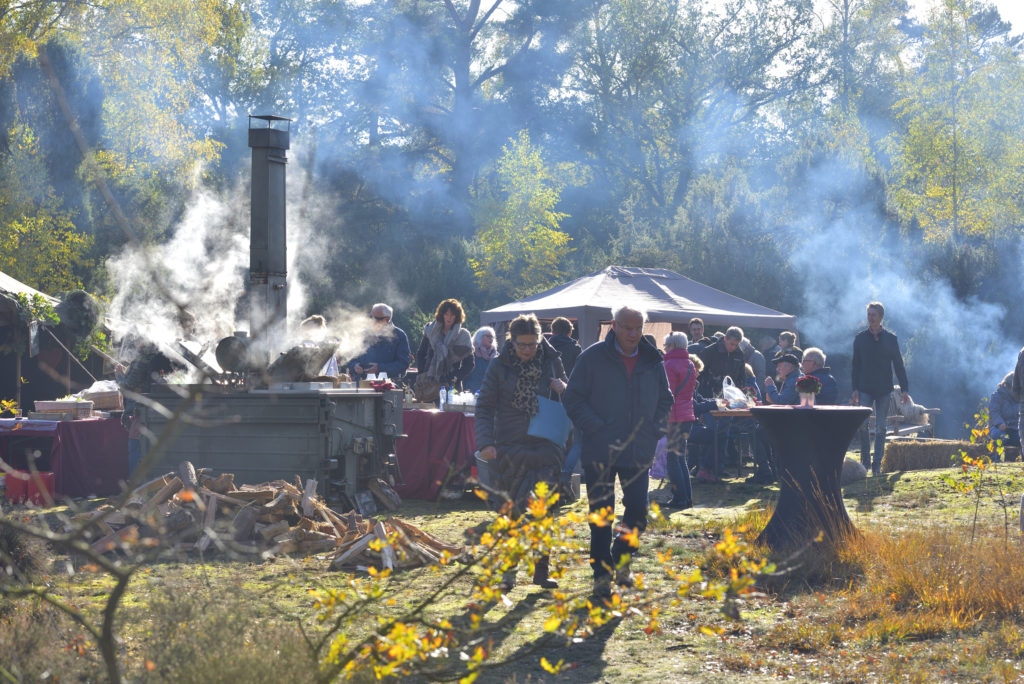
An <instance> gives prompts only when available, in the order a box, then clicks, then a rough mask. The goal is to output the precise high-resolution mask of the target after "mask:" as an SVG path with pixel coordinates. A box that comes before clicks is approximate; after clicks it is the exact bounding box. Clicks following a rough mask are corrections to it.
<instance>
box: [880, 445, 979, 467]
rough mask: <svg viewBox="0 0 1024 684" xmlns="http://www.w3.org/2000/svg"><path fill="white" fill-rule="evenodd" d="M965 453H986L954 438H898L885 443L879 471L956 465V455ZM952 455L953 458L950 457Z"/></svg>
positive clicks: (957, 460) (977, 447)
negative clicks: (954, 457)
mask: <svg viewBox="0 0 1024 684" xmlns="http://www.w3.org/2000/svg"><path fill="white" fill-rule="evenodd" d="M961 451H966V452H967V453H968V454H969V455H970V456H971V457H973V458H977V457H979V456H981V455H983V454H986V455H987V454H988V450H987V449H986V448H985V445H984V444H971V443H970V442H965V441H962V440H955V439H898V440H892V441H890V442H886V444H885V455H884V456H882V472H883V473H893V472H896V471H898V470H930V469H934V468H949V467H952V466H958V465H960V463H961V461H960V458H959V454H960V452H961ZM954 455H956V456H957V458H956V459H953V458H952V457H953V456H954Z"/></svg>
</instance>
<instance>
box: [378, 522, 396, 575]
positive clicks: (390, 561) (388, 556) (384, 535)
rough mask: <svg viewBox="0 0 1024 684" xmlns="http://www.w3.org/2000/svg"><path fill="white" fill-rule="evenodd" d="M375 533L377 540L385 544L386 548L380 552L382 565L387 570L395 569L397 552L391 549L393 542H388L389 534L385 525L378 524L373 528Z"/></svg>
mask: <svg viewBox="0 0 1024 684" xmlns="http://www.w3.org/2000/svg"><path fill="white" fill-rule="evenodd" d="M373 533H374V535H376V537H377V539H379V540H381V541H382V542H383V543H384V547H383V548H381V550H380V560H381V564H382V565H383V566H384V569H385V570H394V569H395V552H394V549H392V548H391V542H389V541H388V532H387V530H385V529H384V523H382V522H378V523H377V524H376V525H374V526H373Z"/></svg>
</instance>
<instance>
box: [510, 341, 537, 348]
mask: <svg viewBox="0 0 1024 684" xmlns="http://www.w3.org/2000/svg"><path fill="white" fill-rule="evenodd" d="M513 344H515V345H516V347H518V348H519V349H536V348H537V347H538V346H539V345H540V342H514V343H513Z"/></svg>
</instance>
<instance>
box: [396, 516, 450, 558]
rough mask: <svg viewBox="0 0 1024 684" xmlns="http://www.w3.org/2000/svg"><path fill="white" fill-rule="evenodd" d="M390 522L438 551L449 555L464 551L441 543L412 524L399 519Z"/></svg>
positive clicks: (412, 537) (414, 538)
mask: <svg viewBox="0 0 1024 684" xmlns="http://www.w3.org/2000/svg"><path fill="white" fill-rule="evenodd" d="M388 522H390V523H391V524H392V525H394V526H395V527H398V528H399V529H401V530H402V531H403V532H405V533H406V534H408V535H409V537H410V538H411V539H413V540H415V541H417V542H419V543H421V544H423V545H424V546H426V547H429V548H431V549H434V550H436V551H447V552H448V553H456V554H457V553H462V551H463V547H461V546H456V545H454V544H449V543H447V542H444V541H441V540H440V539H438V538H437V537H435V536H434V535H432V534H429V533H427V532H424V531H423V530H421V529H420V528H418V527H416V526H415V525H412V524H410V523H407V522H405V521H404V520H400V519H398V518H391V519H390V520H389V521H388Z"/></svg>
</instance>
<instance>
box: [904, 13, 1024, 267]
mask: <svg viewBox="0 0 1024 684" xmlns="http://www.w3.org/2000/svg"><path fill="white" fill-rule="evenodd" d="M1008 34H1009V25H1008V24H1005V23H1002V22H999V21H998V17H997V16H996V17H995V20H993V15H992V11H991V10H989V11H986V10H984V9H983V8H982V6H981V5H980V4H979V3H978V2H977V1H976V0H943V2H942V3H941V4H940V5H938V6H937V7H936V9H935V10H934V11H933V12H932V14H931V15H930V17H929V21H928V24H927V25H926V27H925V34H924V41H923V44H922V59H921V66H920V69H919V71H918V72H917V73H916V74H914V75H912V76H911V77H909V78H908V79H907V80H906V81H905V82H904V83H903V87H902V91H901V95H902V99H901V100H900V101H899V102H898V103H897V105H896V111H897V115H898V117H899V120H900V122H901V123H902V124H903V125H904V126H905V132H904V133H903V134H902V135H901V136H898V137H895V136H894V137H893V139H892V144H891V150H892V154H893V169H892V173H891V181H890V182H891V190H890V192H891V197H892V201H893V203H894V205H895V206H896V207H897V209H898V211H899V212H900V214H901V217H902V218H903V220H904V222H905V223H907V224H914V225H917V226H919V227H920V230H921V232H922V234H923V238H924V239H925V240H926V241H929V242H936V243H940V244H942V243H948V244H951V245H953V246H954V247H956V246H959V245H965V244H977V243H978V242H979V241H981V242H985V241H989V240H991V239H993V238H996V237H998V236H1000V235H1001V234H1003V233H1005V232H1006V231H1009V230H1017V229H1018V227H1019V226H1020V225H1021V224H1022V223H1024V208H1022V206H1021V204H1020V179H1021V177H1022V174H1024V153H1022V151H1021V150H1022V146H1024V140H1022V136H1021V130H1022V127H1024V118H1022V117H1024V115H1022V112H1024V95H1022V93H1024V91H1022V86H1024V65H1022V64H1021V62H1020V57H1019V55H1018V54H1017V53H1016V51H1015V50H1014V49H1013V48H1014V45H1013V41H1011V40H1010V39H1009V38H1008Z"/></svg>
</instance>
